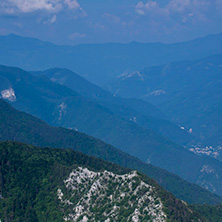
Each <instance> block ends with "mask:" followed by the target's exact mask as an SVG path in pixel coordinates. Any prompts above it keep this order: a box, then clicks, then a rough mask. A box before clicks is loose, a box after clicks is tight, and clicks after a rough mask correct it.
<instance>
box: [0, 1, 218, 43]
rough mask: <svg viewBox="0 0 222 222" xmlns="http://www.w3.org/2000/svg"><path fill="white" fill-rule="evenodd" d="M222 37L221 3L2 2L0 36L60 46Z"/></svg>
mask: <svg viewBox="0 0 222 222" xmlns="http://www.w3.org/2000/svg"><path fill="white" fill-rule="evenodd" d="M219 32H222V0H159V1H155V0H144V1H139V0H1V1H0V35H6V34H9V33H15V34H19V35H23V36H30V37H36V38H39V39H42V40H47V41H51V42H54V43H58V44H79V43H95V42H96V43H101V42H130V41H139V42H156V41H159V42H178V41H186V40H189V39H193V38H196V37H200V36H205V35H208V34H213V33H219Z"/></svg>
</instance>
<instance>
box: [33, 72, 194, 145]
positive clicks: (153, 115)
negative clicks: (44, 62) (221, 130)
mask: <svg viewBox="0 0 222 222" xmlns="http://www.w3.org/2000/svg"><path fill="white" fill-rule="evenodd" d="M32 74H34V75H37V76H47V77H48V78H50V80H51V81H52V82H56V83H59V84H61V85H64V86H67V87H69V88H71V89H73V90H74V91H75V92H77V93H79V94H80V95H82V96H84V97H87V98H89V99H91V100H93V101H96V102H98V103H99V104H101V105H102V106H103V107H106V108H108V109H109V110H110V111H111V112H112V113H113V114H115V115H117V116H120V117H121V118H124V119H126V120H130V121H132V122H135V123H136V124H137V125H140V126H142V127H144V128H146V129H151V130H153V131H155V132H157V133H159V134H161V135H163V136H164V137H167V138H169V139H171V140H173V141H174V142H176V143H178V144H181V145H184V144H186V143H187V142H191V141H192V140H194V139H195V138H194V137H193V136H192V135H191V134H190V133H187V132H186V131H184V130H182V129H181V128H180V127H178V126H177V125H175V124H173V123H172V122H170V121H168V119H167V116H166V115H164V113H162V112H161V111H160V110H158V109H157V108H156V107H155V106H153V105H152V104H150V103H147V102H145V101H143V100H139V99H132V98H129V99H123V98H121V97H118V96H116V95H112V94H111V93H109V92H107V91H105V90H103V89H101V88H99V87H98V86H96V85H94V84H92V83H90V82H88V81H87V80H85V79H84V78H82V77H80V76H79V75H77V74H76V73H73V72H72V71H70V70H67V69H61V68H54V69H49V70H46V71H41V72H32Z"/></svg>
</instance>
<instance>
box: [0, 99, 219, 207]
mask: <svg viewBox="0 0 222 222" xmlns="http://www.w3.org/2000/svg"><path fill="white" fill-rule="evenodd" d="M0 112H1V115H0V140H13V141H19V142H24V143H28V144H32V145H35V146H41V147H44V146H48V147H58V148H59V147H63V148H72V149H74V150H78V151H81V152H83V153H85V154H88V155H92V156H96V157H99V158H101V159H104V160H107V161H110V162H114V163H116V164H119V165H121V166H123V167H127V168H131V169H137V170H139V171H141V172H143V173H144V174H146V175H147V176H149V177H151V178H154V179H155V180H156V181H157V182H158V183H159V184H160V185H161V186H163V187H164V188H165V189H167V190H168V191H170V192H172V193H173V194H174V195H175V196H176V197H177V198H179V199H182V200H184V201H186V202H188V203H195V204H203V203H208V204H219V203H220V202H221V201H222V199H221V198H220V197H218V196H216V195H214V194H212V193H210V192H208V191H207V190H205V189H203V188H200V187H199V186H197V185H194V184H191V183H188V182H186V181H184V180H182V179H181V178H180V177H178V176H175V175H173V174H170V173H168V172H167V171H165V170H162V169H160V168H158V167H154V166H152V165H150V164H145V163H143V162H142V161H140V160H138V159H136V158H134V157H132V156H130V155H128V154H126V153H124V152H121V151H120V150H118V149H116V148H114V147H112V146H110V145H108V144H106V143H104V142H102V141H101V140H98V139H95V138H93V137H90V136H87V135H86V134H83V133H79V132H76V131H74V130H68V129H65V128H58V127H51V126H49V125H47V124H46V123H45V122H43V121H41V120H40V119H38V118H35V117H33V116H31V115H28V114H26V113H24V112H19V111H17V110H15V109H14V108H13V107H11V106H10V105H9V104H8V103H6V102H5V101H4V100H1V99H0Z"/></svg>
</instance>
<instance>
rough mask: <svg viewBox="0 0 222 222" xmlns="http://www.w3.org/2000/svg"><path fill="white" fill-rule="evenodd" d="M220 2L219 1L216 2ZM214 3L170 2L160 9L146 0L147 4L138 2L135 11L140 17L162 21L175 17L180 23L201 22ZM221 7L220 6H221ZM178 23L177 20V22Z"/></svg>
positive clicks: (186, 0)
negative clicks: (149, 17)
mask: <svg viewBox="0 0 222 222" xmlns="http://www.w3.org/2000/svg"><path fill="white" fill-rule="evenodd" d="M216 1H218V2H221V0H216ZM213 2H214V3H215V0H214V1H210V0H170V1H169V2H168V4H166V5H165V6H163V7H161V6H160V5H159V4H158V2H157V1H155V0H148V1H147V3H145V4H144V3H143V2H141V1H140V2H138V4H137V5H136V7H135V11H136V12H137V13H138V14H140V15H146V16H152V17H153V19H157V20H160V19H163V17H165V19H166V18H169V19H171V20H173V19H174V18H175V16H176V17H177V19H178V18H180V21H181V22H186V21H190V19H192V21H194V20H195V21H197V20H199V21H203V20H205V19H206V18H205V13H206V12H207V11H208V9H209V7H210V6H211V5H212V4H213ZM221 5H222V4H221ZM177 21H178V20H177Z"/></svg>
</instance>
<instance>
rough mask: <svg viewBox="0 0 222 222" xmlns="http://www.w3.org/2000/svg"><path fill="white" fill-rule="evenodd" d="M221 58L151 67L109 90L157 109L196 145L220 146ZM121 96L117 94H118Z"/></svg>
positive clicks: (118, 81)
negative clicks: (147, 103) (191, 138)
mask: <svg viewBox="0 0 222 222" xmlns="http://www.w3.org/2000/svg"><path fill="white" fill-rule="evenodd" d="M221 71H222V55H221V54H218V55H214V56H210V57H207V58H204V59H201V60H196V61H181V62H174V63H169V64H166V65H162V66H155V67H149V68H145V69H143V70H141V71H140V72H138V73H139V74H138V73H134V74H128V75H125V76H121V77H120V78H118V79H117V80H116V81H114V82H113V83H112V84H110V85H109V86H107V89H109V90H110V91H112V92H113V93H116V94H118V95H121V96H123V97H134V98H140V99H143V100H145V101H148V102H151V103H152V104H154V105H156V106H157V107H158V108H159V109H160V110H161V111H162V112H164V113H165V114H166V115H167V116H168V117H169V118H170V120H171V121H173V122H174V123H177V124H178V125H180V126H181V127H183V128H185V129H186V131H188V130H190V132H192V134H193V135H194V136H195V137H196V138H197V140H196V142H194V144H192V142H191V143H189V146H190V145H196V144H198V143H200V144H202V146H213V147H216V146H220V145H221V142H222V137H221V121H222V119H221V115H220V113H221V108H222V104H221V90H220V89H221V87H222V84H221V83H222V77H221ZM117 92H118V93H117ZM195 143H196V144H195Z"/></svg>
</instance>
